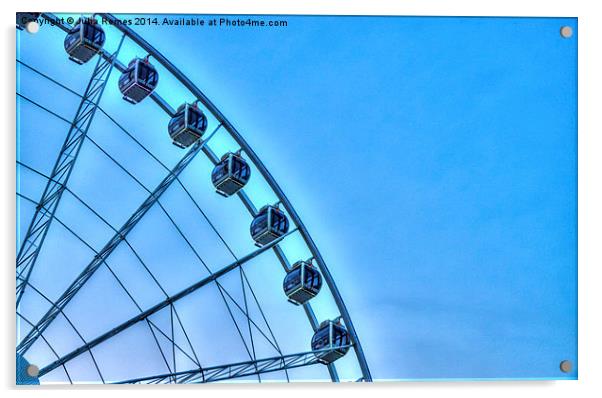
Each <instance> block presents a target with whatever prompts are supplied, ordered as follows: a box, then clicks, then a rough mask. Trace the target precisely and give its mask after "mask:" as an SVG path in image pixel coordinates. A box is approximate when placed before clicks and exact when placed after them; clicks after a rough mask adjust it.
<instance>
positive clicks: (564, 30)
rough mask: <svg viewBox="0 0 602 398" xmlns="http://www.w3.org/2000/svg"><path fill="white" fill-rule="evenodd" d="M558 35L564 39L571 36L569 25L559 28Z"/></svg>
mask: <svg viewBox="0 0 602 398" xmlns="http://www.w3.org/2000/svg"><path fill="white" fill-rule="evenodd" d="M560 36H562V37H564V38H565V39H568V38H569V37H571V36H573V28H571V27H570V26H563V27H562V28H560Z"/></svg>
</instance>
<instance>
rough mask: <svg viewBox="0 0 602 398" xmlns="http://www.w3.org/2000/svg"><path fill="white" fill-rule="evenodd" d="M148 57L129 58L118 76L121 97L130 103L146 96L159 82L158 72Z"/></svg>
mask: <svg viewBox="0 0 602 398" xmlns="http://www.w3.org/2000/svg"><path fill="white" fill-rule="evenodd" d="M148 58H149V57H148V56H147V57H146V58H144V59H140V58H134V59H133V60H131V61H130V63H129V64H128V66H127V69H126V70H125V71H124V72H123V73H122V74H121V77H120V78H119V91H121V93H122V94H123V99H124V100H126V101H127V102H129V103H131V104H137V103H138V102H140V101H142V100H143V99H145V98H146V97H148V96H149V95H150V94H151V93H152V92H153V91H154V90H155V88H157V85H158V84H159V73H158V72H157V69H155V67H154V66H153V64H151V63H150V62H149V60H148Z"/></svg>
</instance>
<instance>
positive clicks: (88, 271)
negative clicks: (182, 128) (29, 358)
mask: <svg viewBox="0 0 602 398" xmlns="http://www.w3.org/2000/svg"><path fill="white" fill-rule="evenodd" d="M215 131H217V130H215ZM206 142H207V141H206V140H205V141H203V142H200V141H198V142H197V143H196V144H195V145H194V146H193V147H192V148H191V149H190V150H189V151H188V152H187V154H186V155H185V156H184V157H183V158H182V159H181V160H180V162H178V164H177V165H176V166H175V167H174V168H173V170H172V171H171V173H169V174H168V175H167V176H166V177H165V178H164V179H163V181H161V182H160V183H159V185H158V186H157V187H156V188H155V190H154V191H153V192H151V194H150V195H149V196H148V197H147V198H146V200H145V201H144V202H143V203H142V204H141V205H140V206H139V207H138V209H137V210H136V211H135V212H134V213H133V214H132V215H131V216H130V218H129V219H128V220H127V221H126V222H125V223H124V224H123V226H122V227H121V228H120V229H119V231H118V233H116V234H115V235H113V237H112V238H111V239H110V240H109V241H108V242H107V243H106V245H105V246H104V247H103V248H102V249H101V250H100V251H99V254H98V255H96V256H95V257H94V259H93V260H92V261H91V262H90V264H88V266H87V267H86V268H85V269H84V271H83V272H82V273H81V274H80V275H79V276H78V277H77V278H76V279H75V280H74V281H73V282H72V283H71V285H70V286H69V288H68V289H67V290H66V291H65V292H64V293H63V295H61V297H60V298H59V300H58V301H57V307H53V308H51V309H50V310H49V311H48V312H47V313H46V314H45V315H44V316H43V317H42V319H41V320H40V322H38V325H37V328H36V329H34V330H32V331H31V332H30V333H29V334H28V335H27V336H26V337H25V338H24V339H23V341H22V342H21V343H20V344H19V346H18V347H17V352H19V353H20V354H21V355H23V353H24V352H26V351H27V349H28V348H29V347H31V345H32V344H33V343H34V342H35V340H36V339H37V337H38V336H39V331H43V330H44V329H46V327H48V325H49V324H50V323H51V322H52V320H53V319H54V318H55V317H56V315H57V314H58V312H57V309H56V308H60V309H62V308H64V307H65V306H66V305H67V303H69V301H71V299H72V298H73V296H74V295H75V294H76V293H77V292H78V291H79V289H81V287H82V286H83V285H84V284H85V283H86V282H87V281H88V279H90V277H91V276H92V275H93V274H94V272H96V270H97V269H98V267H100V265H101V264H102V263H103V262H104V260H105V259H106V258H107V257H108V256H109V255H110V254H111V253H113V251H114V250H115V249H116V248H117V246H118V245H119V243H121V241H123V240H124V239H125V237H126V236H127V234H128V233H129V232H130V231H131V230H132V229H133V228H134V227H135V226H136V225H137V224H138V222H139V221H140V220H141V219H142V217H143V216H144V215H145V214H146V213H147V212H148V210H150V208H151V207H152V206H153V205H154V204H155V203H157V201H158V199H159V197H160V196H161V195H162V194H163V193H164V192H165V191H166V190H167V188H169V186H170V185H171V184H172V183H173V182H174V180H175V177H176V176H177V175H178V174H180V173H181V172H182V170H184V169H185V168H186V166H188V165H189V164H190V162H191V161H192V160H193V159H194V157H195V156H196V155H197V154H198V152H199V151H200V150H201V149H202V147H203V146H204V145H205V144H206Z"/></svg>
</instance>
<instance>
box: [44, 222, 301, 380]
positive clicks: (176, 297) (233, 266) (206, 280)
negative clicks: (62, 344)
mask: <svg viewBox="0 0 602 398" xmlns="http://www.w3.org/2000/svg"><path fill="white" fill-rule="evenodd" d="M293 232H296V230H291V231H289V232H288V233H287V234H286V235H283V236H282V237H280V238H279V239H277V240H275V241H273V242H271V243H270V244H267V245H265V246H263V247H261V248H259V249H257V250H255V251H253V252H251V253H249V254H247V255H246V256H244V257H241V258H240V259H239V260H237V261H235V262H233V263H231V264H229V265H227V266H225V267H223V268H222V269H220V270H218V271H216V272H214V273H213V274H211V275H210V276H207V277H205V278H203V279H201V280H200V281H198V282H196V283H194V284H192V285H190V286H189V287H187V288H186V289H184V290H181V291H180V292H178V293H176V294H174V295H173V296H170V297H169V298H167V299H166V300H163V301H161V302H159V303H157V304H155V305H154V306H152V307H151V308H149V309H147V310H146V311H144V312H143V313H141V314H138V315H136V316H135V317H133V318H131V319H129V320H127V321H125V322H124V323H122V324H121V325H119V326H117V327H115V328H113V329H112V330H110V331H108V332H106V333H104V334H102V335H100V336H98V337H97V338H95V339H93V340H91V341H90V342H88V344H87V345H86V346H82V347H80V348H78V349H75V350H74V351H72V352H71V353H69V354H67V355H65V356H63V357H62V358H61V359H60V360H57V361H55V362H54V363H52V364H50V365H48V366H46V367H45V368H43V369H42V370H40V375H41V376H42V375H44V374H46V373H48V372H50V371H51V370H53V369H54V368H56V367H57V366H60V365H62V364H63V363H66V362H68V361H69V360H71V359H73V358H75V357H77V356H78V355H80V354H81V353H82V352H84V351H86V350H87V349H88V348H92V347H95V346H97V345H98V344H100V343H102V342H104V341H106V340H107V339H109V338H111V337H113V336H115V335H117V334H118V333H121V332H122V331H124V330H126V329H128V328H129V327H131V326H133V325H135V324H136V323H138V322H140V321H142V320H144V319H146V318H148V317H149V316H151V315H153V314H155V313H157V312H159V311H160V310H162V309H163V308H166V307H167V306H168V305H170V304H172V303H175V302H176V301H178V300H180V299H182V298H184V297H186V296H188V295H189V294H191V293H193V292H195V291H197V290H198V289H200V288H201V287H203V286H205V285H207V284H209V283H211V282H214V281H215V280H217V279H218V278H220V277H222V276H224V275H226V274H227V273H229V272H231V271H233V270H235V269H236V268H238V267H240V266H241V265H243V264H244V263H246V262H248V261H249V260H251V259H253V258H255V257H257V256H258V255H260V254H261V253H264V252H265V251H267V250H269V249H270V248H271V247H272V246H273V245H274V244H276V243H278V242H280V241H282V240H283V239H284V238H286V237H287V236H289V235H290V234H291V233H293Z"/></svg>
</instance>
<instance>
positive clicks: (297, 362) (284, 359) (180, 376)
mask: <svg viewBox="0 0 602 398" xmlns="http://www.w3.org/2000/svg"><path fill="white" fill-rule="evenodd" d="M343 348H344V347H343ZM323 351H327V350H319V351H308V352H301V353H298V354H289V355H281V356H277V357H271V358H265V359H258V360H255V361H246V362H237V363H231V364H227V365H219V366H211V367H205V368H203V369H192V370H187V371H182V372H175V373H166V374H161V375H157V376H147V377H140V378H136V379H130V380H125V381H119V382H115V383H114V384H167V383H212V382H215V381H220V380H229V379H235V378H239V377H245V376H252V375H255V374H263V373H270V372H277V371H281V370H287V369H294V368H298V367H302V366H310V365H315V364H318V363H320V362H318V360H317V358H316V354H319V353H320V352H323Z"/></svg>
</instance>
